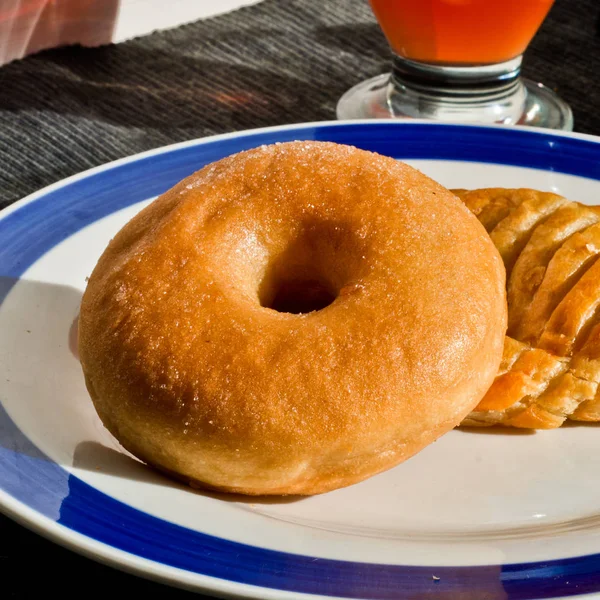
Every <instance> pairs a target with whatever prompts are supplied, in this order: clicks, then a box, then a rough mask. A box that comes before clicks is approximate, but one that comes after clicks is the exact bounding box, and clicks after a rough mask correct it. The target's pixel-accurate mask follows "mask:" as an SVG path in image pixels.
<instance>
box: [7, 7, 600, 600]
mask: <svg viewBox="0 0 600 600" xmlns="http://www.w3.org/2000/svg"><path fill="white" fill-rule="evenodd" d="M523 1H529V0H523ZM599 18H600V4H599V3H598V0H557V2H556V5H555V7H554V8H553V9H552V11H551V13H550V16H549V18H548V19H547V20H546V22H545V23H544V25H543V27H542V29H541V31H540V32H539V34H538V35H537V37H536V39H535V40H534V42H533V43H532V45H531V46H530V48H529V50H528V52H527V55H526V59H525V66H524V72H525V74H526V75H527V76H529V77H530V78H532V79H536V80H539V81H543V82H544V83H546V84H547V85H549V86H550V87H552V88H555V89H557V91H558V92H559V93H560V94H561V95H562V96H563V98H565V99H566V100H567V101H568V102H569V103H570V104H571V106H572V107H573V110H574V113H575V123H576V125H575V127H576V131H581V132H586V133H593V134H599V135H600V111H599V110H598V107H600V83H599V82H598V74H599V73H600V37H599V36H598V25H599V23H598V21H599ZM387 66H388V48H387V45H386V42H385V40H384V38H383V36H382V35H381V33H380V32H379V29H378V27H377V25H376V23H375V21H374V19H373V17H372V15H371V13H370V10H369V8H368V6H367V4H366V1H363V0H327V1H326V0H265V1H264V2H263V3H262V4H259V5H256V6H252V7H249V8H245V9H242V10H239V11H237V12H235V13H231V14H228V15H224V16H220V17H217V18H214V19H211V20H206V21H200V22H197V23H193V24H190V25H187V26H184V27H181V28H179V29H176V30H172V31H166V32H161V33H156V34H153V35H150V36H147V37H144V38H140V39H137V40H133V41H131V42H127V43H124V44H120V45H118V46H108V47H103V48H96V49H83V48H66V49H60V50H52V51H48V52H44V53H41V54H39V55H37V56H32V57H29V58H27V59H25V60H22V61H18V62H14V63H12V64H10V65H7V66H4V67H2V68H0V156H1V158H2V160H0V206H4V205H7V204H9V203H10V202H12V201H14V200H16V199H18V198H21V197H23V196H24V195H26V194H28V193H30V192H32V191H34V190H36V189H38V188H40V187H43V186H45V185H47V184H50V183H52V182H54V181H57V180H59V179H62V178H63V177H66V176H68V175H72V174H74V173H77V172H79V171H81V170H83V169H87V168H89V167H92V166H95V165H98V164H101V163H104V162H107V161H110V160H113V159H115V158H119V157H122V156H126V155H130V154H133V153H136V152H140V151H143V150H147V149H150V148H154V147H157V146H161V145H164V144H168V143H172V142H178V141H183V140H187V139H192V138H196V137H201V136H205V135H209V134H214V133H222V132H227V131H233V130H239V129H246V128H250V127H260V126H266V125H277V124H282V123H292V122H300V121H315V120H321V119H333V118H335V105H336V102H337V100H338V98H339V97H340V95H341V94H342V93H343V92H344V91H346V90H347V89H348V88H349V87H350V86H352V85H354V84H355V83H358V82H359V81H361V80H362V79H365V78H367V77H371V76H373V75H376V74H378V73H381V72H384V71H385V70H386V69H387ZM0 243H1V240H0ZM0 569H1V570H2V584H1V585H2V588H1V589H2V598H11V599H15V598H33V597H39V596H41V594H42V593H44V594H45V593H47V592H56V591H60V594H61V597H62V598H64V599H67V598H69V599H70V598H80V597H81V594H82V593H85V592H83V591H82V590H81V589H79V588H78V587H77V586H76V585H74V580H73V577H74V575H73V574H74V573H75V574H76V575H77V581H83V582H84V585H85V586H86V587H91V589H93V590H94V591H95V592H96V593H98V594H114V593H115V591H116V592H117V596H118V597H120V596H121V595H123V596H124V595H126V594H131V593H134V594H136V595H145V596H149V597H156V596H157V595H158V594H160V595H161V597H164V596H167V597H168V598H179V597H181V598H183V597H184V596H185V597H187V596H188V594H186V593H185V592H180V591H176V590H172V591H166V592H165V589H164V588H162V587H161V586H159V585H158V584H153V583H150V582H146V581H142V580H138V579H137V578H134V577H132V576H128V575H125V574H122V573H119V572H117V571H113V570H112V569H109V568H106V567H103V566H101V565H99V564H96V563H93V562H92V561H89V560H87V559H84V558H81V557H78V556H76V555H74V554H72V553H70V552H68V551H66V550H62V549H60V548H58V547H55V546H53V545H52V544H50V543H49V542H46V541H45V540H43V539H41V538H39V537H37V536H35V535H34V534H31V533H28V532H26V531H25V530H24V529H22V528H21V527H20V526H18V525H16V524H14V523H12V522H10V521H8V519H6V518H2V517H0ZM32 569H33V571H34V572H35V575H34V576H33V577H32V576H31V573H32ZM26 573H27V574H26Z"/></svg>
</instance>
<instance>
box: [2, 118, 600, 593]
mask: <svg viewBox="0 0 600 600" xmlns="http://www.w3.org/2000/svg"><path fill="white" fill-rule="evenodd" d="M292 139H318V140H331V141H336V142H341V143H350V144H354V145H356V146H359V147H363V148H366V149H370V150H375V151H379V152H381V153H382V154H389V155H391V156H394V157H397V158H400V159H405V160H407V162H409V163H410V164H412V165H414V166H416V167H418V168H419V169H421V170H423V171H424V172H425V173H427V174H428V175H430V176H431V177H433V178H434V179H436V180H438V181H439V182H440V183H442V184H444V185H446V186H448V187H466V188H473V187H490V186H502V187H533V188H537V189H541V190H550V191H554V192H558V193H560V194H563V195H565V196H567V197H569V198H571V199H576V200H579V201H582V202H587V203H598V200H600V181H599V180H600V142H599V141H598V140H597V139H595V138H591V137H589V136H581V135H575V134H555V133H549V132H540V131H533V130H524V129H517V128H512V129H511V128H502V127H498V128H494V127H476V126H452V125H433V124H423V123H397V122H390V121H384V122H377V121H371V122H367V123H356V122H353V123H321V124H314V125H297V126H287V127H278V128H271V129H264V130H258V131H251V132H244V133H239V134H231V135H226V136H219V137H215V138H209V139H205V140H199V141H194V142H189V143H185V144H180V145H177V146H171V147H168V148H163V149H159V150H156V151H152V152H149V153H145V154H142V155H139V156H136V157H132V158H130V159H126V160H122V161H118V162H116V163H112V164H110V165H107V166H104V167H100V168H98V169H93V170H92V171H88V172H86V173H83V174H81V175H78V176H76V177H73V178H70V179H68V180H66V181H64V182H61V183H58V184H56V185H53V186H51V187H49V188H46V189H45V190H42V191H41V192H38V193H37V194H34V195H33V196H31V197H29V198H27V199H25V200H23V201H21V202H19V203H17V204H15V205H13V206H11V207H10V208H9V209H7V210H5V211H4V212H2V213H1V215H0V240H1V246H0V302H1V304H0V401H1V407H0V508H1V509H2V510H3V511H4V512H5V513H6V514H8V515H9V516H12V517H14V518H15V519H17V520H19V521H20V522H22V523H24V524H25V525H27V526H29V527H31V528H33V529H35V530H36V531H38V532H40V533H42V534H43V535H46V536H48V537H50V538H52V539H54V540H55V541H57V542H60V543H62V544H65V545H67V546H69V547H71V548H74V549H76V550H78V551H80V552H82V553H84V554H86V555H88V556H91V557H93V558H96V559H98V560H102V561H104V562H108V563H110V564H113V565H115V566H118V567H120V568H124V569H127V570H130V571H134V572H136V573H138V574H142V575H145V576H149V577H153V578H157V579H160V580H163V581H165V582H169V583H172V584H175V585H182V586H186V587H190V588H193V589H197V590H202V591H205V592H212V593H215V594H227V595H234V596H241V597H252V598H305V597H307V594H311V595H313V596H312V597H317V596H323V597H326V596H329V597H331V596H339V597H344V598H376V599H383V598H427V599H428V598H433V597H435V598H438V597H439V598H448V599H453V600H454V599H458V598H461V599H462V598H470V599H473V600H483V599H484V598H485V599H500V598H502V599H515V600H516V599H526V598H531V599H534V598H558V597H568V596H575V595H581V594H590V593H595V592H599V591H600V477H598V475H597V474H598V472H599V470H600V436H599V435H598V430H597V429H596V428H595V427H593V426H568V427H563V428H561V429H558V430H554V431H542V432H537V433H531V432H524V431H515V432H512V433H508V432H506V431H502V432H499V433H495V432H491V431H489V430H485V431H482V432H478V433H475V432H472V431H461V430H457V431H453V432H451V433H449V434H447V435H446V436H444V437H443V438H442V439H440V440H439V441H438V442H437V443H435V444H433V445H431V446H430V447H428V448H426V449H425V450H424V451H423V452H421V453H420V454H419V455H417V456H416V457H414V458H413V459H411V460H409V461H407V462H406V463H404V464H402V465H400V466H399V467H396V468H395V469H393V470H391V471H388V472H386V473H383V474H381V475H379V476H377V477H374V478H372V479H370V480H368V481H366V482H364V483H361V484H358V485H355V486H352V487H350V488H346V489H343V490H339V491H335V492H332V493H329V494H325V495H322V496H317V497H312V498H306V499H302V500H297V499H294V500H287V501H286V500H269V501H266V500H262V501H261V500H259V499H249V500H244V499H243V498H239V497H225V496H218V495H211V494H202V493H199V492H193V491H191V490H190V489H188V488H185V487H183V486H180V485H178V484H176V483H173V482H172V481H170V480H169V479H166V478H164V477H163V476H161V475H159V474H157V473H155V472H154V471H152V470H150V469H148V468H147V467H145V466H144V465H142V464H141V463H139V462H138V461H137V460H135V459H133V458H132V457H131V456H129V455H127V454H126V453H125V452H124V451H123V450H122V449H121V448H120V447H119V445H118V444H117V442H116V441H115V440H114V439H113V438H112V437H111V436H110V435H109V434H108V433H107V432H106V430H105V429H104V428H103V427H102V425H101V424H100V422H99V420H98V418H97V416H96V414H95V412H94V409H93V407H92V404H91V402H90V400H89V398H88V396H87V393H86V390H85V386H84V383H83V377H82V374H81V370H80V367H79V363H78V361H77V358H76V356H75V351H76V348H75V347H74V344H73V339H74V338H73V336H74V330H73V323H74V322H75V319H76V317H77V313H78V306H79V302H80V299H81V295H82V292H83V290H84V288H85V280H86V277H87V276H88V275H89V274H90V272H91V270H92V269H93V267H94V265H95V262H96V260H97V258H98V257H99V255H100V254H101V252H102V251H103V249H104V247H105V246H106V244H107V243H108V241H109V239H110V238H111V237H112V236H113V235H114V234H115V233H116V232H117V231H118V230H119V229H120V228H121V227H122V226H123V225H124V224H125V222H126V221H127V220H128V219H129V218H130V217H131V216H133V215H134V214H135V213H136V212H137V211H138V210H139V209H140V208H141V207H142V206H144V205H146V204H147V203H148V202H150V201H151V200H152V198H154V197H156V196H157V195H158V194H160V193H161V192H163V191H165V190H166V189H168V188H169V187H171V186H172V185H173V184H175V183H176V182H177V181H178V180H180V179H182V178H183V177H184V176H186V175H188V174H190V173H191V172H193V171H194V170H197V169H198V168H200V167H202V166H203V165H204V164H206V163H208V162H211V161H213V160H216V159H218V158H221V157H222V156H226V155H228V154H231V153H233V152H237V151H240V150H243V149H246V148H251V147H254V146H258V145H260V144H264V143H272V142H277V141H286V140H292Z"/></svg>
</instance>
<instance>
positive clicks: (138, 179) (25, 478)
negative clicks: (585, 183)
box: [0, 121, 600, 600]
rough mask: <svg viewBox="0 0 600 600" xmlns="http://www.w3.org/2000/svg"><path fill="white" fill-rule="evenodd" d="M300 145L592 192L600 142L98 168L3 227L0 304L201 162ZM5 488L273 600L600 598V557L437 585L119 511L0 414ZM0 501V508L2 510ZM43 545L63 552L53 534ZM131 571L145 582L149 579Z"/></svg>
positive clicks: (402, 130)
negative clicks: (91, 230) (473, 166)
mask: <svg viewBox="0 0 600 600" xmlns="http://www.w3.org/2000/svg"><path fill="white" fill-rule="evenodd" d="M296 139H305V140H327V141H333V142H338V143H347V144H352V145H355V146H358V147H361V148H364V149H367V150H372V151H375V152H379V153H381V154H387V155H390V156H395V157H403V158H411V159H435V160H444V159H447V160H461V161H475V162H488V163H495V164H506V165H514V166H519V167H530V168H535V169H543V170H546V171H557V172H562V173H568V174H572V175H578V176H582V177H586V178H589V179H596V180H600V142H599V141H595V140H594V139H593V138H591V137H586V136H579V137H577V136H572V135H571V136H569V135H561V134H553V133H545V132H540V131H529V130H524V129H511V128H494V127H477V126H458V125H437V124H436V125H434V124H422V123H395V122H389V121H386V122H368V123H351V124H347V123H325V124H311V125H300V126H289V127H277V128H270V129H263V130H257V131H250V132H244V133H241V134H230V135H227V136H219V137H216V138H208V139H206V140H199V141H195V142H189V143H185V144H180V145H176V146H173V147H169V148H166V149H162V150H158V151H154V152H150V153H145V154H143V155H139V156H137V157H132V158H131V159H125V160H123V161H118V162H117V163H114V164H111V165H108V166H107V167H102V168H98V169H94V170H92V171H90V172H88V173H86V174H84V176H78V177H75V178H72V179H70V180H67V181H65V182H63V183H61V184H57V185H54V186H51V187H50V188H48V189H47V190H42V191H41V192H39V193H38V194H36V195H34V196H33V197H32V198H31V199H29V200H26V201H24V202H21V203H19V204H18V205H17V206H15V207H12V208H11V209H9V210H8V211H6V212H5V213H3V214H2V215H0V217H1V218H0V240H2V246H1V247H0V303H1V302H2V301H3V299H4V298H5V297H6V295H7V294H8V293H9V291H10V289H11V288H12V286H13V285H14V283H15V282H16V281H17V280H18V278H19V277H20V276H21V275H22V273H23V272H24V271H25V270H26V269H27V268H28V267H30V266H31V265H32V264H33V263H34V262H35V261H36V260H38V259H39V258H40V257H41V256H42V255H43V254H44V253H46V252H47V251H48V250H50V249H51V248H53V247H54V246H56V245H57V244H58V243H60V242H61V241H62V240H64V239H65V238H67V237H68V236H70V235H72V234H74V233H76V232H77V231H79V230H80V229H82V228H83V227H85V226H86V225H89V224H91V223H93V222H95V221H97V220H98V219H100V218H102V217H104V216H107V215H109V214H111V213H113V212H115V211H117V210H119V209H122V208H125V207H127V206H130V205H132V204H134V203H137V202H140V201H143V200H146V199H147V198H150V197H153V196H156V195H158V194H160V193H162V192H164V191H165V190H166V189H168V188H170V187H171V186H172V185H174V184H175V183H177V182H178V181H179V180H181V179H182V178H183V177H185V176H187V175H189V174H190V173H191V172H193V171H195V170H197V169H198V168H200V167H201V166H203V165H204V164H207V163H209V162H212V161H214V160H218V159H220V158H222V157H224V156H227V155H229V154H232V153H235V152H239V151H242V150H245V149H248V148H252V147H255V146H259V145H261V144H270V143H274V142H283V141H289V140H296ZM117 191H118V193H116V192H117ZM65 489H68V494H67V495H66V497H65V493H64V490H65ZM0 490H2V492H3V493H4V497H8V498H11V499H12V500H14V501H16V504H14V505H12V506H11V507H9V506H7V505H6V503H4V506H0V509H3V510H4V511H5V512H7V513H9V514H11V515H12V516H13V517H17V518H18V517H19V510H17V509H15V508H14V506H18V507H23V508H24V510H29V511H33V512H34V513H36V514H38V515H41V516H42V518H45V520H46V522H53V523H58V524H60V525H62V526H64V527H66V528H68V529H69V530H72V531H74V532H78V533H80V534H83V535H84V536H88V537H89V538H91V539H92V540H95V541H97V542H101V543H104V544H106V545H108V546H109V547H111V548H113V549H116V550H120V551H124V552H126V553H130V554H132V555H135V556H138V557H141V558H145V559H149V560H151V561H154V562H155V563H158V565H159V566H160V565H164V566H170V567H176V568H178V569H183V570H184V571H188V572H189V573H195V574H202V575H207V576H210V577H214V578H217V579H220V580H223V581H228V582H237V583H242V584H250V585H253V586H259V587H262V588H271V589H272V590H286V591H288V592H296V593H311V594H317V595H330V596H341V597H347V598H361V597H369V598H373V599H384V598H398V594H399V593H402V594H405V596H406V597H411V598H414V597H419V598H431V597H434V596H437V595H440V596H442V595H444V594H446V595H445V596H443V597H448V598H450V597H452V598H454V597H460V593H461V592H462V593H467V592H469V593H471V594H473V593H474V591H476V592H477V593H479V594H480V595H481V597H483V596H484V595H485V594H486V591H487V590H492V589H493V590H498V586H499V584H500V585H501V587H502V589H503V590H504V596H503V597H506V598H509V599H514V600H516V599H521V598H528V599H538V598H555V597H558V596H563V597H564V596H574V595H579V594H585V593H590V592H598V591H600V554H593V555H588V556H581V557H576V558H568V559H561V560H551V561H545V562H535V563H520V564H505V565H486V566H457V567H435V569H434V570H435V575H436V576H437V577H439V579H433V578H432V567H430V566H427V567H426V566H403V565H385V564H370V563H357V562H350V561H339V560H331V559H321V558H315V557H311V556H301V555H295V554H289V553H284V552H278V551H274V550H268V549H264V548H260V547H257V546H250V545H245V544H241V543H238V542H233V541H229V540H225V539H221V538H218V537H215V536H211V535H207V534H204V533H201V532H197V531H192V530H189V529H186V528H184V527H181V526H178V525H175V524H172V523H169V522H167V521H164V520H161V519H159V518H156V517H153V516H150V515H148V514H146V513H144V512H141V511H139V510H137V509H134V508H132V507H130V506H127V505H126V504H124V503H122V502H119V501H117V500H115V499H113V498H111V497H109V496H107V495H106V494H104V493H102V492H100V491H98V490H97V489H95V488H93V487H92V486H90V485H88V484H86V483H84V482H83V481H82V480H80V479H78V478H77V477H75V476H73V475H71V474H70V473H68V472H67V471H66V470H65V469H63V468H62V467H61V466H59V465H58V464H56V463H54V462H53V461H52V460H51V459H50V458H48V457H47V456H45V455H44V454H43V453H42V452H41V451H40V450H38V449H37V448H36V447H35V446H34V445H33V444H32V443H31V442H30V441H29V440H28V439H27V438H26V437H25V436H24V434H23V433H21V432H20V430H19V429H18V428H17V427H16V426H15V424H14V423H13V422H12V421H11V420H10V418H9V416H8V415H7V414H6V412H5V411H4V410H3V409H2V407H1V405H0ZM1 500H2V496H0V504H2V502H1ZM22 520H23V521H25V522H26V524H28V525H30V526H32V527H34V528H36V529H37V530H38V531H39V532H40V533H42V534H44V533H45V534H46V535H50V534H49V532H48V531H47V530H45V529H44V527H43V525H40V521H39V520H38V522H37V526H36V525H35V523H33V521H32V520H31V519H27V518H25V517H22ZM117 523H118V524H119V525H118V526H117V525H116V524H117ZM51 537H53V538H54V539H55V540H56V541H59V542H62V543H66V544H69V540H67V539H66V537H65V536H61V535H60V533H56V532H54V534H53V535H52V536H51ZM71 545H72V544H71ZM75 549H77V548H75ZM100 558H102V557H101V556H100ZM104 559H105V560H109V561H110V558H109V557H107V556H105V557H104ZM113 562H114V561H113ZM138 571H139V572H141V573H142V574H145V575H149V574H150V572H149V570H148V569H146V570H144V569H138ZM157 573H158V572H157ZM158 575H159V576H160V573H158ZM259 591H260V590H259ZM493 597H496V596H495V595H494V596H493Z"/></svg>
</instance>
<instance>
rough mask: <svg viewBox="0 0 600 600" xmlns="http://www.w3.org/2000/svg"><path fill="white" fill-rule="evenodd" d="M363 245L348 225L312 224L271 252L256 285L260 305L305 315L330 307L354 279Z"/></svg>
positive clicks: (308, 224)
mask: <svg viewBox="0 0 600 600" xmlns="http://www.w3.org/2000/svg"><path fill="white" fill-rule="evenodd" d="M362 252H363V249H362V243H361V241H360V240H358V239H357V237H356V235H355V234H354V232H353V231H352V230H351V228H350V227H348V226H341V225H340V224H339V223H329V222H313V223H305V224H304V227H303V228H302V229H301V230H300V231H299V232H296V234H295V235H294V236H292V239H291V240H288V241H287V243H286V242H285V241H282V242H281V244H278V247H277V248H275V249H272V252H271V255H270V257H269V261H268V263H267V265H266V268H265V270H264V272H263V276H262V280H261V281H260V283H259V286H258V299H259V302H260V305H261V306H262V307H264V308H269V309H272V310H275V311H277V312H280V313H291V314H306V313H311V312H314V311H318V310H322V309H324V308H326V307H328V306H329V305H331V304H332V303H333V302H334V301H335V299H336V298H337V297H338V296H339V293H340V290H341V289H342V288H343V287H344V286H345V285H346V284H347V283H348V282H349V281H350V280H352V279H354V278H355V277H356V276H357V272H356V265H357V264H360V260H357V255H359V256H358V258H360V256H361V255H362Z"/></svg>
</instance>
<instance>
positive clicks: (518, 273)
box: [454, 188, 600, 429]
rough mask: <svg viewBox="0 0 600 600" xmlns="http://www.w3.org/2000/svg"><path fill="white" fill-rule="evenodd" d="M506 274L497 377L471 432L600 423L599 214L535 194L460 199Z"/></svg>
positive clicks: (462, 193) (478, 193)
mask: <svg viewBox="0 0 600 600" xmlns="http://www.w3.org/2000/svg"><path fill="white" fill-rule="evenodd" d="M454 192H455V194H456V195H457V196H459V198H461V200H462V201H463V202H464V203H465V205H466V206H467V207H468V208H469V209H470V210H471V211H472V212H473V213H474V214H475V215H476V216H477V217H478V218H479V219H480V220H481V222H482V223H483V224H484V226H485V227H486V230H487V231H488V232H489V233H490V237H491V238H492V240H493V241H494V243H495V245H496V247H497V248H498V250H499V252H500V254H501V256H502V258H503V260H504V263H505V266H506V268H507V298H508V316H509V321H508V323H509V329H508V335H507V337H506V339H505V346H504V356H503V360H502V364H501V367H500V370H499V373H498V375H497V377H496V379H495V381H494V383H493V384H492V386H491V388H490V389H489V390H488V392H487V394H486V395H485V397H484V398H483V399H482V400H481V402H480V403H479V405H478V406H477V407H476V409H475V410H474V411H473V412H471V414H469V416H468V417H467V418H466V419H465V420H464V421H463V425H469V426H490V425H496V424H501V425H510V426H514V427H524V428H540V429H551V428H555V427H559V426H560V425H562V424H563V423H564V422H565V421H566V420H567V419H571V420H580V421H600V390H599V389H598V388H599V383H600V260H599V257H600V207H590V206H584V205H582V204H579V203H577V202H570V201H568V200H566V199H565V198H563V197H561V196H558V195H556V194H552V193H548V192H538V191H536V190H528V189H514V190H504V189H500V188H490V189H480V190H471V191H469V190H454Z"/></svg>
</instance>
